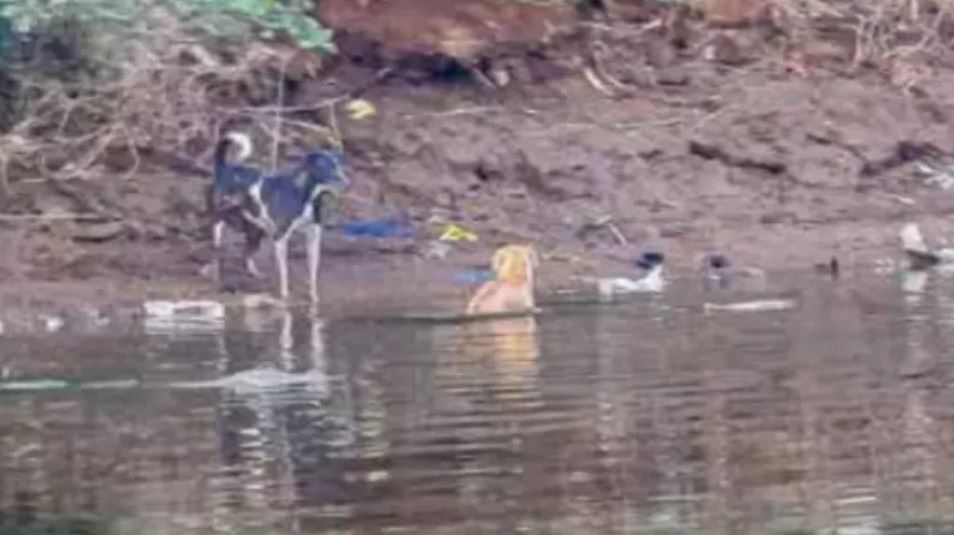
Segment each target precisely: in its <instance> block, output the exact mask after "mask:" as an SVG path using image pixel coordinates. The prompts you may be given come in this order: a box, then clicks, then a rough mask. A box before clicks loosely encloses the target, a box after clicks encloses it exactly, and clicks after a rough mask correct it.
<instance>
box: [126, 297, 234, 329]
mask: <svg viewBox="0 0 954 535" xmlns="http://www.w3.org/2000/svg"><path fill="white" fill-rule="evenodd" d="M143 310H144V311H145V313H146V321H145V329H146V332H148V333H163V332H168V331H183V330H191V331H209V330H220V329H222V328H224V326H225V306H224V305H222V303H219V302H217V301H146V302H145V303H143Z"/></svg>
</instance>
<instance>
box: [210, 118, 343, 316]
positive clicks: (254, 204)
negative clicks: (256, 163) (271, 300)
mask: <svg viewBox="0 0 954 535" xmlns="http://www.w3.org/2000/svg"><path fill="white" fill-rule="evenodd" d="M251 145H252V144H251V141H250V140H249V138H248V136H246V135H244V134H240V133H236V132H230V133H228V134H226V135H225V136H224V137H223V138H222V139H221V140H220V141H219V142H218V144H217V145H216V148H215V155H214V171H213V178H212V184H211V186H210V187H209V189H208V192H207V208H208V210H209V213H210V214H211V217H212V223H213V227H212V240H213V244H214V246H215V248H216V251H217V253H220V252H221V246H222V237H223V233H224V230H225V227H226V226H228V227H231V228H233V229H234V230H238V231H239V232H241V233H242V234H243V236H244V238H245V248H244V257H245V266H246V269H247V270H248V271H249V272H250V273H251V274H252V275H254V276H260V274H259V271H258V269H257V268H256V266H255V262H254V260H253V257H254V255H255V253H256V252H258V250H259V248H260V246H261V242H262V239H263V238H265V237H268V238H269V239H270V240H271V241H272V243H273V245H274V252H275V264H276V266H277V268H278V280H279V295H280V297H281V298H282V299H287V298H288V240H289V239H290V238H291V236H292V234H294V233H295V231H297V230H304V231H305V235H306V249H307V253H308V277H309V279H308V282H309V291H310V297H311V300H312V302H313V303H314V302H317V300H318V268H319V265H320V261H321V231H322V223H323V221H322V216H323V214H322V204H323V203H324V202H325V200H326V195H332V194H335V193H337V192H338V191H340V190H341V189H343V188H345V187H346V186H347V185H348V178H347V176H346V175H345V173H344V165H343V161H342V159H343V155H342V154H341V153H340V152H338V151H334V150H319V151H315V152H310V153H308V154H306V155H305V156H304V157H303V158H301V160H300V161H299V162H298V164H297V165H296V166H295V167H294V168H292V169H290V170H288V171H285V172H281V173H276V174H266V173H265V172H263V171H261V170H259V169H257V168H255V167H252V166H248V165H244V164H241V163H238V162H240V161H242V160H244V159H245V158H246V157H248V155H249V154H251ZM233 146H237V147H238V149H239V154H238V155H237V158H236V161H230V160H229V158H228V153H229V151H230V149H231V148H232V147H233ZM218 263H220V261H219V260H218V259H217V264H218ZM217 271H218V270H217Z"/></svg>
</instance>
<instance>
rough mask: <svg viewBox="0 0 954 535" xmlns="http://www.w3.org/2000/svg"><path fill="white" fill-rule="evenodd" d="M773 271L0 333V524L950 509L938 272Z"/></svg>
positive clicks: (670, 523)
mask: <svg viewBox="0 0 954 535" xmlns="http://www.w3.org/2000/svg"><path fill="white" fill-rule="evenodd" d="M780 291H781V292H782V293H783V294H784V295H785V296H786V298H791V299H792V300H793V306H792V307H790V308H778V309H775V310H763V311H759V310H750V309H747V308H745V307H743V308H740V309H738V310H732V309H722V308H715V309H713V308H710V307H705V306H704V303H705V302H710V301H715V300H719V302H723V303H724V302H728V301H732V300H744V299H750V298H752V296H751V295H748V294H733V293H731V292H729V293H725V292H723V293H722V294H720V295H713V294H709V293H705V292H703V291H702V290H700V289H699V288H697V287H695V286H691V285H685V284H680V283H676V284H674V285H671V286H670V288H668V289H667V291H666V292H665V293H663V294H661V295H655V296H640V297H636V298H633V299H631V300H628V301H627V302H625V303H619V304H611V305H594V304H590V305H562V306H554V305H551V306H546V307H544V311H543V313H541V314H540V315H538V316H537V317H534V318H507V319H496V320H488V321H483V322H470V323H461V324H455V323H446V322H444V323H435V324H427V323H426V322H420V321H417V322H399V321H378V320H374V321H372V320H368V319H364V320H362V319H358V318H355V317H345V316H341V317H336V316H331V317H324V318H322V317H319V318H313V317H308V316H307V315H303V314H298V313H286V312H282V311H279V310H261V311H253V310H247V311H237V312H236V311H230V313H229V314H228V315H227V316H226V317H225V318H224V319H220V320H217V321H210V322H207V323H204V324H203V323H201V322H198V323H196V322H192V323H188V324H181V325H176V324H168V323H159V324H152V325H150V324H148V323H147V324H143V325H141V326H139V327H137V328H133V329H124V330H121V331H118V332H113V331H110V330H109V329H100V330H97V331H90V332H76V331H71V332H58V333H52V334H47V335H44V336H42V337H41V336H36V337H33V336H10V335H6V336H0V372H2V376H0V531H2V532H4V533H27V532H34V531H36V532H40V531H43V532H52V531H51V530H53V529H59V530H61V531H59V532H77V533H99V534H104V533H120V532H121V533H130V534H133V533H135V534H139V533H141V534H160V533H161V534H166V533H169V534H172V533H176V534H205V533H256V534H257V533H468V534H470V533H515V532H522V533H541V534H542V533H548V534H549V533H568V534H569V533H574V534H575V533H753V534H754V533H758V534H766V533H771V534H783V533H784V534H794V533H853V534H861V533H866V534H867V533H872V534H874V533H951V532H954V388H952V386H951V385H950V382H951V381H950V378H951V371H952V364H954V355H952V354H951V351H950V349H949V348H951V347H954V319H952V318H954V279H951V278H948V277H944V276H941V275H940V274H921V275H917V274H900V273H895V274H888V275H880V276H879V275H864V276H860V275H859V276H853V277H846V278H843V279H842V280H839V281H830V280H827V279H824V278H821V277H818V276H804V277H800V278H799V277H795V278H794V279H792V280H790V281H785V282H784V283H783V284H781V285H780ZM778 294H779V292H775V293H774V294H771V295H768V294H766V295H767V296H768V297H772V298H774V297H776V296H777V295H778ZM370 312H371V311H369V314H367V315H364V316H365V317H366V316H369V315H373V314H370ZM51 526H53V527H51Z"/></svg>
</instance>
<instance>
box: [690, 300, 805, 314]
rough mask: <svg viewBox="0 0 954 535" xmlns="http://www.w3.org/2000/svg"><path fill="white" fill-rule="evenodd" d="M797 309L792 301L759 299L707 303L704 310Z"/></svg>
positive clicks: (751, 310)
mask: <svg viewBox="0 0 954 535" xmlns="http://www.w3.org/2000/svg"><path fill="white" fill-rule="evenodd" d="M794 307H795V301H792V300H791V299H757V300H754V301H739V302H736V303H705V305H703V308H704V309H705V310H706V311H707V312H708V311H725V312H760V311H766V310H787V309H790V308H794Z"/></svg>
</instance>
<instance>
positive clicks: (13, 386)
mask: <svg viewBox="0 0 954 535" xmlns="http://www.w3.org/2000/svg"><path fill="white" fill-rule="evenodd" d="M70 386H72V385H71V384H70V383H69V382H67V381H61V380H59V379H26V380H22V381H4V382H2V383H0V390H6V391H24V390H61V389H63V388H69V387H70Z"/></svg>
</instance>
